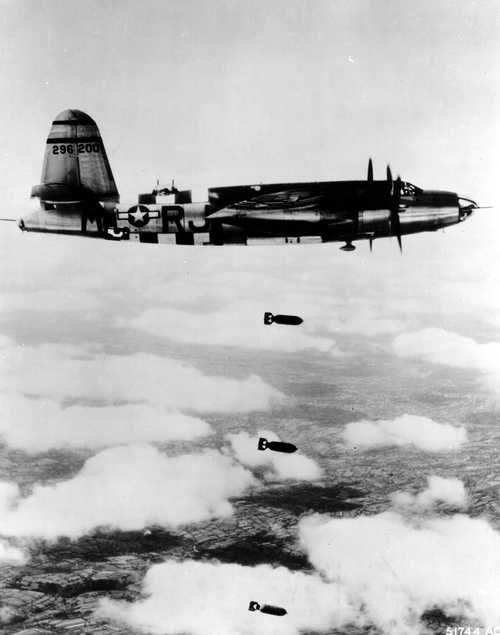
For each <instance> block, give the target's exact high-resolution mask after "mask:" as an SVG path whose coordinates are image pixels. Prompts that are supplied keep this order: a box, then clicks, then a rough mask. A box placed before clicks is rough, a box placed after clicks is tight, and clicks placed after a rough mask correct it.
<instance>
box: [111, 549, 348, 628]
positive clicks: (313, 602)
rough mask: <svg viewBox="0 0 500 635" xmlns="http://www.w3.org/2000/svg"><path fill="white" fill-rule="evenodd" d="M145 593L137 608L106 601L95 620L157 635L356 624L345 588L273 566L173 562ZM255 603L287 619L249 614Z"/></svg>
mask: <svg viewBox="0 0 500 635" xmlns="http://www.w3.org/2000/svg"><path fill="white" fill-rule="evenodd" d="M143 591H144V594H145V595H146V598H145V599H142V600H139V601H137V602H134V603H128V602H122V601H114V600H108V599H105V600H102V601H101V605H100V609H98V613H99V614H100V616H104V617H107V618H108V619H111V620H114V621H117V622H122V623H126V624H128V625H130V626H132V627H133V628H137V629H139V630H140V631H143V632H148V633H155V634H158V635H159V634H160V633H162V634H166V635H167V634H168V635H174V634H175V635H178V634H179V633H189V635H208V633H214V634H215V633H217V635H299V633H303V632H305V631H308V632H309V631H314V632H326V631H330V630H331V629H332V628H335V627H337V626H340V625H341V624H343V623H346V622H349V621H351V620H354V619H355V617H356V616H355V613H354V611H353V609H352V608H351V606H350V605H349V603H348V601H347V599H346V597H345V594H344V593H343V592H342V590H341V589H336V588H335V587H334V586H333V585H330V584H327V583H325V582H324V581H323V580H322V579H321V578H320V577H319V576H317V575H310V574H306V573H301V572H296V573H295V572H291V571H289V570H288V569H285V568H284V567H278V568H273V567H271V566H270V565H259V566H256V567H248V566H242V565H238V564H220V563H209V562H193V561H191V560H187V561H184V562H175V561H169V562H165V563H163V564H158V565H155V566H153V567H151V569H149V571H148V572H147V574H146V577H145V579H144V582H143ZM252 600H253V601H257V602H259V603H260V604H263V603H267V604H272V605H275V606H280V607H282V608H285V609H286V611H287V615H285V616H282V617H276V616H272V615H266V614H264V613H260V612H258V611H256V612H252V611H249V610H248V605H249V603H250V601H252Z"/></svg>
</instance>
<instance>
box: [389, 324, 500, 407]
mask: <svg viewBox="0 0 500 635" xmlns="http://www.w3.org/2000/svg"><path fill="white" fill-rule="evenodd" d="M393 350H394V352H395V353H396V354H397V355H399V357H410V358H415V359H422V360H424V361H428V362H432V363H433V364H444V365H446V366H452V367H454V368H469V369H472V370H477V371H479V372H481V373H482V374H483V377H482V378H483V383H484V384H485V385H486V387H487V388H488V389H490V390H492V391H493V392H494V393H495V394H496V395H498V396H500V342H485V343H479V342H476V340H474V339H472V338H471V337H464V336H463V335H459V334H457V333H451V332H450V331H445V330H444V329H438V328H428V329H423V330H421V331H416V332H415V333H405V334H402V335H398V336H397V337H396V338H395V339H394V341H393Z"/></svg>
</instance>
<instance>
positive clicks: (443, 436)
mask: <svg viewBox="0 0 500 635" xmlns="http://www.w3.org/2000/svg"><path fill="white" fill-rule="evenodd" d="M342 438H343V440H344V441H345V443H347V444H348V445H351V446H356V447H359V448H361V449H370V448H381V447H390V446H405V445H413V446H415V447H417V448H419V449H421V450H425V451H426V452H443V451H447V450H457V449H459V448H460V447H461V446H462V445H463V444H464V443H465V442H466V441H467V432H466V430H465V428H464V427H463V426H454V425H451V424H449V423H438V422H436V421H433V420H432V419H428V418H427V417H419V416H416V415H408V414H405V415H402V416H401V417H397V418H396V419H391V420H378V421H368V420H361V421H355V422H352V423H348V424H347V425H346V426H345V428H344V430H343V432H342Z"/></svg>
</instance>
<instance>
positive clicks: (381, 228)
mask: <svg viewBox="0 0 500 635" xmlns="http://www.w3.org/2000/svg"><path fill="white" fill-rule="evenodd" d="M390 227H391V213H390V211H389V210H388V209H369V210H365V211H363V212H359V213H358V229H359V231H360V232H366V233H377V234H378V233H380V234H387V233H389V232H390Z"/></svg>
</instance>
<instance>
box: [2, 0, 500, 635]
mask: <svg viewBox="0 0 500 635" xmlns="http://www.w3.org/2000/svg"><path fill="white" fill-rule="evenodd" d="M0 8H1V11H2V18H3V19H2V20H1V21H0V23H1V26H0V35H1V39H0V41H1V42H2V44H1V52H2V55H1V58H0V64H1V66H0V69H1V70H0V82H2V86H1V90H2V94H4V95H8V99H3V100H1V103H0V115H1V119H0V120H1V121H2V122H3V126H2V128H3V134H2V147H1V150H0V174H1V176H0V182H1V184H2V192H3V196H4V203H5V210H4V213H3V215H4V216H7V215H8V216H15V215H17V214H19V215H20V214H22V210H23V206H24V205H27V199H28V194H29V190H30V188H31V186H32V185H33V184H36V183H38V181H39V178H40V172H41V163H42V156H43V151H44V144H45V136H46V135H47V133H48V131H49V128H50V123H51V121H52V119H53V118H54V117H55V116H56V115H57V114H58V113H59V112H61V111H62V110H65V109H67V108H78V109H81V110H83V111H85V112H87V113H88V114H89V115H90V116H92V117H93V118H94V119H95V120H96V122H97V124H98V126H99V128H100V131H101V134H102V136H103V139H104V144H105V146H106V150H107V154H108V157H109V159H110V162H111V165H112V168H113V171H114V175H115V179H116V182H117V185H118V189H119V190H120V192H121V194H122V202H123V203H124V204H126V202H127V201H133V200H135V197H136V196H137V193H138V192H140V191H150V190H151V188H152V186H153V184H154V183H155V182H156V179H157V178H160V179H161V180H162V181H164V182H169V180H170V179H171V178H172V177H175V179H176V184H177V185H178V186H179V187H182V188H184V187H186V188H190V187H192V188H193V189H194V190H195V192H196V191H199V192H200V193H202V192H203V188H206V187H207V186H215V185H225V184H236V183H242V182H246V183H252V182H259V181H263V182H265V181H268V182H272V181H279V180H292V179H293V180H304V181H307V180H320V179H343V178H346V179H347V178H362V177H363V176H364V175H365V174H366V166H367V160H368V157H369V156H371V157H373V159H374V163H375V175H376V176H378V177H380V178H383V176H384V174H385V164H386V163H387V162H390V163H391V166H392V168H393V172H394V173H397V172H398V171H401V175H402V177H403V178H405V179H407V180H409V181H411V182H414V183H415V184H417V185H419V186H421V187H428V188H439V189H451V190H453V191H458V192H459V193H460V194H463V195H466V196H470V197H472V198H474V199H476V200H478V201H479V202H480V203H481V204H485V205H493V206H495V205H497V203H498V196H497V173H498V166H499V150H500V140H499V134H498V133H499V128H498V115H497V113H498V112H499V108H498V106H499V103H498V101H499V97H498V89H499V83H500V72H499V71H500V44H499V42H500V38H499V37H498V33H497V31H498V24H499V23H500V20H499V17H500V16H499V13H500V6H499V5H498V3H497V2H493V1H489V0H487V1H484V2H473V1H470V2H469V1H468V2H461V3H460V4H457V3H456V2H448V1H446V2H445V1H437V2H434V1H433V2H430V1H428V2H427V1H423V2H418V3H404V4H403V3H401V2H395V1H392V0H387V1H384V2H383V3H382V2H379V1H377V2H376V1H374V0H373V1H365V2H358V1H357V0H352V1H349V2H344V1H339V2H333V1H331V2H325V1H322V0H316V1H314V2H312V1H310V2H298V1H296V0H288V1H287V2H281V1H275V2H265V3H264V2H229V1H227V2H219V1H210V2H200V1H196V2H195V1H187V2H180V1H179V2H177V1H169V2H140V3H139V2H131V1H128V0H124V1H121V2H110V1H102V2H92V1H88V2H85V3H81V2H73V1H72V0H69V1H66V2H62V1H60V2H59V1H58V2H55V1H44V2H24V1H19V0H18V1H16V2H14V1H7V2H6V1H5V0H2V1H1V2H0ZM499 229H500V223H499V221H498V209H496V208H495V207H494V208H493V209H489V210H478V211H477V212H476V213H475V214H474V215H473V217H472V218H471V219H470V220H468V221H467V222H466V223H463V224H460V225H459V226H456V227H452V228H449V229H448V230H446V231H444V232H436V233H432V234H428V235H425V234H421V235H415V236H408V237H404V238H403V245H404V252H403V255H402V256H401V255H400V253H399V250H398V247H397V244H396V242H395V241H394V240H389V239H384V240H379V241H376V242H375V245H374V251H373V253H372V254H370V252H369V250H368V246H367V245H366V244H361V245H359V246H358V249H357V250H356V251H355V252H353V253H349V254H347V253H344V252H341V251H339V250H338V248H337V247H338V245H332V244H325V245H317V246H316V245H310V246H284V247H274V248H273V247H248V248H247V247H224V248H220V249H219V248H215V247H214V248H209V247H204V248H194V247H175V248H174V247H169V246H166V245H156V246H155V245H140V244H132V243H126V242H123V243H113V242H108V241H99V240H85V239H83V238H82V239H80V238H70V237H64V238H63V237H59V236H49V235H47V236H45V235H40V234H39V235H37V234H27V233H21V232H20V231H19V230H18V229H17V228H16V227H15V225H14V224H5V225H2V226H0V256H1V258H2V276H1V277H0V390H1V393H0V439H1V441H2V443H3V445H1V446H0V455H1V457H2V460H1V461H0V566H1V563H2V562H3V561H8V562H17V563H18V564H22V563H25V562H29V558H30V545H31V542H30V541H32V540H33V539H40V538H44V539H46V540H49V541H50V540H55V539H57V537H59V536H69V537H71V538H72V539H75V540H77V539H78V538H79V537H81V536H83V535H86V534H88V533H91V532H93V531H95V530H96V529H98V528H102V527H104V528H105V530H113V531H115V530H116V531H119V530H125V529H126V530H133V531H138V532H141V531H143V530H144V529H145V528H147V527H148V526H150V525H154V524H158V525H161V526H163V527H166V528H168V529H170V530H175V529H177V528H179V527H182V526H185V525H186V524H188V525H189V523H193V522H204V521H207V520H209V519H214V518H215V519H221V520H223V519H227V518H230V517H231V516H232V515H233V514H234V507H233V501H232V499H233V498H234V497H235V496H236V497H237V496H242V495H247V494H248V493H249V492H255V491H259V489H262V490H264V491H266V490H267V488H268V487H270V486H272V485H273V484H274V485H275V484H277V483H279V484H285V485H286V484H288V485H290V484H291V483H292V484H293V483H297V482H302V481H309V482H312V483H318V484H319V485H320V486H322V485H331V484H335V483H337V482H338V481H341V482H347V483H355V484H356V485H357V486H359V487H362V488H364V489H365V490H366V500H365V503H364V505H365V506H364V507H363V508H362V509H361V510H359V514H357V515H356V517H352V518H351V517H348V515H347V516H346V517H345V518H344V517H339V516H336V515H335V514H327V513H322V514H312V513H311V514H306V515H305V516H303V517H302V518H300V520H298V522H297V526H296V528H295V530H294V531H295V540H296V543H297V544H296V547H297V549H300V550H301V552H302V553H303V554H304V555H305V556H306V557H307V559H308V561H309V563H310V565H311V571H309V572H308V573H305V572H292V571H290V570H288V569H286V568H283V567H281V568H274V567H272V566H271V565H269V564H264V565H259V566H257V567H251V566H245V567H243V566H241V565H237V564H221V563H218V562H216V561H212V562H196V563H195V562H191V561H188V560H186V561H179V562H174V561H172V560H168V559H167V560H166V562H164V563H161V564H158V565H155V566H152V567H151V568H150V569H149V570H148V572H147V574H146V577H145V579H144V582H143V590H144V593H145V597H144V599H143V600H141V601H136V602H131V603H125V602H117V601H112V600H106V601H104V602H103V603H102V605H101V607H100V611H101V612H102V614H103V615H104V616H106V618H107V619H110V620H113V621H117V622H120V621H122V622H123V621H125V622H127V623H128V624H132V625H133V626H134V627H137V628H138V629H142V630H141V631H140V632H150V633H166V632H168V633H178V632H188V633H190V635H198V633H199V634H200V635H206V624H207V623H208V624H210V625H211V632H218V633H228V634H233V633H241V635H243V634H244V635H253V633H265V632H269V633H271V632H273V633H276V632H277V633H283V635H297V633H298V632H299V631H300V629H302V630H304V629H316V630H317V631H318V632H328V631H329V629H330V630H331V629H332V628H340V629H343V627H344V626H345V625H346V624H354V625H356V626H357V627H359V628H360V629H362V628H364V627H365V626H366V625H367V624H375V625H376V627H377V628H379V630H380V631H381V632H384V633H391V634H392V633H407V634H408V635H417V634H419V633H421V627H422V624H421V622H420V617H421V615H422V614H423V613H424V612H425V611H426V610H429V609H430V608H433V607H435V606H439V607H444V608H445V609H446V611H448V612H449V614H450V615H452V616H455V617H456V616H458V619H460V618H461V617H462V618H463V616H464V612H465V614H466V617H467V618H468V619H470V620H476V621H479V622H480V623H482V624H485V625H487V626H492V627H494V626H497V625H498V624H499V623H500V614H499V611H498V601H497V589H498V587H499V584H500V581H499V578H498V571H500V515H499V513H498V510H499V509H500V462H499V458H498V443H500V432H499V430H498V410H499V404H500V362H499V360H500V296H499V294H498V288H499V278H500V251H499V250H498V247H497V236H498V232H499ZM264 311H272V312H273V313H292V314H297V315H300V316H301V317H303V318H304V323H303V324H302V325H301V326H300V327H297V328H295V327H294V328H287V327H279V326H278V325H273V326H271V327H267V326H264V325H263V324H262V314H263V312H264ZM259 436H265V437H266V438H268V439H277V438H281V439H282V440H286V441H290V442H293V443H296V444H297V446H298V447H299V452H298V453H297V454H295V455H293V460H290V461H288V460H286V459H287V457H285V456H283V457H278V456H274V455H273V454H271V453H270V452H267V451H266V452H262V453H258V452H257V453H256V451H255V446H256V442H257V439H258V437H259ZM89 492H90V493H91V495H89ZM179 492H182V496H179V495H178V494H179ZM75 500H78V501H79V505H78V506H75V505H74V501H75ZM48 510H50V511H49V513H48ZM332 544H334V545H342V548H340V549H332V548H331V545H332ZM415 554H418V557H412V556H414V555H415ZM457 554H460V557H457ZM374 571H376V584H374V574H373V572H374ZM464 572H465V574H464ZM181 574H182V575H181ZM171 580H175V581H176V584H175V585H174V588H173V587H172V584H171ZM177 580H182V584H179V585H178V584H177ZM235 580H236V581H237V582H238V584H235V583H234V581H235ZM464 581H466V584H465V583H464ZM431 582H432V583H431ZM257 584H258V585H260V586H258V588H259V589H260V592H261V593H263V595H264V596H266V594H268V596H267V597H273V596H274V598H275V601H276V603H279V602H283V603H286V602H287V598H289V597H290V596H293V597H294V598H295V607H294V610H293V611H290V618H289V621H286V620H283V621H282V622H279V624H277V623H276V621H274V622H273V621H271V622H266V621H265V620H266V616H265V615H258V616H255V615H252V614H251V613H248V611H246V610H245V616H244V618H243V617H242V616H241V611H240V609H239V608H236V607H240V606H241V603H242V602H243V601H245V602H246V599H247V597H249V596H250V595H252V597H253V596H254V595H255V590H256V585H257ZM165 598H168V601H166V600H165ZM193 598H197V600H196V601H197V602H198V604H195V605H193ZM200 598H201V599H200ZM221 598H223V600H221ZM332 598H333V603H332ZM264 599H266V598H265V597H264ZM171 603H173V605H174V606H176V607H177V611H175V612H172V611H171ZM332 607H333V609H335V610H332ZM205 612H206V613H205ZM247 613H248V615H247ZM261 617H262V618H263V619H262V620H260V621H259V618H261ZM255 618H257V620H256V619H255ZM269 619H271V618H269ZM207 620H208V621H207ZM276 629H277V630H276Z"/></svg>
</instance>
